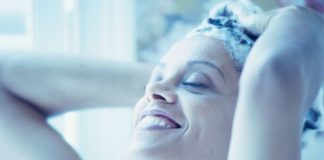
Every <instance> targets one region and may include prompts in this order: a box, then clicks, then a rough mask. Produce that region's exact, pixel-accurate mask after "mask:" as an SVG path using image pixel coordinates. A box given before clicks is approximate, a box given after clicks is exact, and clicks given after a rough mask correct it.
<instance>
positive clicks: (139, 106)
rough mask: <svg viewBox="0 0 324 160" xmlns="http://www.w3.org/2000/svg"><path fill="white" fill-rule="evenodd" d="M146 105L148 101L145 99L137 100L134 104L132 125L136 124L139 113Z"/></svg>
mask: <svg viewBox="0 0 324 160" xmlns="http://www.w3.org/2000/svg"><path fill="white" fill-rule="evenodd" d="M147 104H148V100H147V98H145V97H142V98H141V99H139V100H138V102H137V103H136V104H135V106H134V110H133V124H135V123H136V119H137V117H138V115H139V113H141V111H142V110H143V109H144V108H145V106H147Z"/></svg>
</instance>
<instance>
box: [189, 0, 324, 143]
mask: <svg viewBox="0 0 324 160" xmlns="http://www.w3.org/2000/svg"><path fill="white" fill-rule="evenodd" d="M232 4H233V2H230V1H224V2H221V3H220V4H218V5H217V6H215V7H214V8H213V9H212V10H211V13H210V14H209V17H208V18H206V19H205V20H203V22H202V23H201V24H200V25H199V26H198V27H197V28H195V29H194V30H192V31H191V32H189V33H188V34H187V36H186V37H187V38H190V37H194V36H201V35H202V36H207V37H214V38H216V39H219V40H221V41H222V42H223V44H224V46H225V48H226V50H227V51H228V53H229V55H230V57H231V59H232V60H233V62H234V65H235V68H236V70H237V71H238V72H241V71H242V69H243V67H244V63H245V60H246V58H247V56H248V54H249V52H250V50H251V48H252V47H253V45H254V43H255V41H256V40H257V37H256V36H254V35H252V34H249V33H247V32H246V31H245V30H244V28H243V26H242V25H241V24H240V23H239V21H238V17H237V15H235V14H234V13H233V12H232V11H231V9H233V8H231V7H233V6H231V5H232ZM242 5H245V7H248V8H249V9H251V10H252V11H251V12H254V13H255V12H261V9H259V8H258V7H257V6H255V5H253V4H252V3H244V4H242ZM237 9H238V8H237ZM238 13H239V12H238ZM323 90H324V87H322V89H321V90H320V92H319V94H318V96H317V100H316V101H315V102H314V104H313V105H312V106H311V108H310V109H309V111H308V113H307V115H306V116H305V118H304V126H303V133H304V134H303V143H305V141H307V136H306V135H308V134H305V133H307V132H309V131H316V130H320V128H321V123H320V122H321V121H323V120H322V114H323V113H324V111H323V110H324V106H323V92H324V91H323ZM318 99H320V100H318ZM321 99H322V100H321ZM322 127H324V126H322Z"/></svg>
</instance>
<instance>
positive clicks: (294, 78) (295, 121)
mask: <svg viewBox="0 0 324 160" xmlns="http://www.w3.org/2000/svg"><path fill="white" fill-rule="evenodd" d="M244 18H245V19H249V21H242V24H243V25H244V26H245V28H246V30H247V31H249V32H251V33H254V34H260V35H261V37H260V38H259V39H258V41H257V43H256V44H255V46H254V47H253V49H252V51H251V53H250V56H249V57H248V59H247V62H246V66H245V68H244V70H243V73H242V75H241V78H240V80H239V82H238V74H237V73H236V72H234V69H233V66H232V65H231V62H229V63H227V64H225V63H222V62H220V61H218V60H220V59H222V60H223V61H225V62H226V61H227V60H229V58H228V57H227V58H226V56H225V55H226V54H225V53H224V52H222V51H224V50H222V46H221V45H215V44H220V43H219V42H217V40H212V39H208V38H203V37H199V38H198V37H196V38H197V39H186V40H182V41H181V42H179V43H178V44H176V45H175V47H174V48H172V49H171V51H170V53H172V52H173V54H174V55H179V56H176V57H173V56H171V55H173V54H168V55H167V56H166V57H165V58H164V59H163V60H162V62H163V63H164V64H165V65H166V67H165V68H164V69H163V67H162V68H161V67H160V68H159V69H156V70H155V71H154V72H155V73H157V75H158V76H156V75H155V73H154V74H153V78H152V79H151V80H150V81H149V84H148V85H147V87H146V93H145V96H144V98H142V99H141V101H140V102H139V103H138V104H137V105H136V111H135V113H137V114H135V117H138V116H136V115H138V114H141V113H142V111H145V109H148V108H151V107H152V108H154V107H155V109H160V110H161V109H163V110H167V111H165V112H168V113H169V114H172V117H175V119H177V121H178V122H179V124H181V128H179V129H174V131H173V130H172V131H171V130H170V131H168V130H166V131H165V132H160V131H158V132H156V133H152V132H153V131H147V130H144V131H143V130H139V129H138V128H136V127H135V128H136V129H135V133H134V138H133V143H132V147H131V149H130V155H131V156H133V157H135V158H137V159H143V157H145V158H147V159H171V158H175V159H177V158H178V159H181V158H183V159H203V158H205V159H215V158H219V159H226V155H227V149H228V144H229V143H230V146H229V147H230V150H229V157H228V158H229V159H230V160H240V159H242V160H247V159H248V160H260V159H262V160H273V159H276V160H299V159H300V146H299V142H300V138H301V137H300V131H301V126H302V119H303V115H304V114H305V113H306V111H307V109H308V106H310V103H311V102H312V101H313V100H314V97H315V95H316V93H317V91H318V88H319V86H320V85H321V84H322V83H323V78H324V75H323V74H324V71H323V67H321V66H322V65H323V59H324V56H323V53H324V47H323V46H324V44H323V43H324V41H323V39H322V37H323V34H324V33H323V32H324V31H323V30H322V27H323V26H324V24H323V19H322V18H321V17H320V16H319V15H318V14H317V13H316V12H314V11H313V10H311V9H308V8H303V7H288V8H285V9H282V10H277V11H275V12H267V13H265V14H258V15H255V16H253V17H250V18H248V17H243V18H242V17H239V19H244ZM305 24H308V25H305ZM296 33H298V34H296ZM283 40H284V41H283ZM194 42H195V43H194ZM310 42H311V43H310ZM184 44H185V45H184ZM211 44H213V45H211ZM181 45H182V47H179V46H181ZM195 46H196V47H197V46H201V48H202V51H203V52H202V53H201V50H200V47H197V48H195ZM213 47H214V48H213ZM186 48H189V49H186ZM196 49H197V50H196ZM199 50H200V51H199ZM193 51H197V52H194V53H192V52H193ZM205 51H206V52H205ZM211 51H219V52H211ZM182 53H185V54H182ZM189 53H191V54H189ZM200 54H202V55H200ZM224 54H225V55H224ZM222 55H223V56H222ZM1 56H2V57H1V58H0V67H1V70H0V75H1V76H0V104H1V105H0V108H1V112H0V130H1V132H0V142H1V143H0V158H1V159H33V160H38V159H40V160H43V159H46V160H51V159H53V160H56V159H67V160H74V159H80V157H79V156H78V155H77V153H75V152H74V151H73V149H72V148H71V147H69V145H67V144H66V142H65V141H64V140H63V139H62V138H61V137H60V135H59V134H57V133H56V132H55V131H53V129H51V128H50V127H49V126H48V124H47V123H46V118H48V117H49V116H50V115H53V114H58V113H62V112H66V111H69V110H76V109H81V108H85V106H92V105H102V104H108V105H111V104H118V103H123V104H126V103H127V104H129V103H131V101H126V102H125V101H123V100H125V98H123V97H124V96H126V97H127V96H130V97H131V99H132V100H134V99H136V97H139V95H141V94H142V91H141V90H140V89H139V88H141V87H142V84H145V82H146V81H147V77H148V73H149V71H148V70H150V68H147V67H143V66H141V65H138V64H133V65H132V67H129V66H128V65H121V64H120V63H118V62H117V63H116V62H115V63H114V62H111V63H110V62H109V61H102V60H100V59H93V60H89V59H85V60H82V59H79V58H68V57H61V56H58V57H57V58H53V57H47V56H34V57H29V56H28V57H26V56H22V55H17V56H11V55H10V56H3V55H1ZM199 56H202V57H204V58H205V59H208V60H212V61H213V62H214V63H216V62H219V63H217V64H215V65H216V66H218V67H219V68H220V69H223V70H224V77H225V80H224V86H226V87H219V88H218V89H215V90H213V89H211V90H209V89H206V90H204V91H203V92H202V91H200V90H199V92H202V93H201V94H197V93H195V92H192V91H196V90H195V87H193V86H190V85H189V86H188V83H180V82H183V81H181V80H182V79H181V78H183V75H186V74H185V73H186V71H189V70H190V69H189V68H186V67H185V64H186V62H188V60H190V59H191V58H197V57H199ZM226 59H227V60H226ZM58 62H59V63H58ZM98 62H99V64H100V65H98ZM80 66H81V67H80ZM82 66H86V67H85V68H87V69H84V68H83V67H82ZM122 66H126V67H122ZM176 66H177V67H176ZM195 67H206V66H201V65H199V66H195ZM129 69H131V70H129ZM198 69H199V68H198ZM209 70H212V69H211V68H206V69H205V68H204V69H203V72H208V71H209ZM212 72H215V73H213V74H212V75H214V76H215V77H212V78H216V79H217V77H218V79H219V81H218V80H216V81H215V83H221V82H222V79H221V78H220V76H216V75H217V72H216V71H214V70H212ZM103 73H104V74H103ZM134 73H136V74H135V75H136V76H134V79H133V80H134V82H133V83H129V81H128V79H127V78H125V76H123V75H127V77H128V76H129V74H134ZM138 74H141V75H138ZM187 74H188V73H187ZM206 74H207V73H206ZM89 75H91V76H89ZM159 75H162V76H159ZM181 75H182V76H181ZM53 77H55V80H56V81H52V79H53ZM114 78H117V79H118V80H116V79H114ZM186 78H188V77H186V76H185V80H190V79H191V78H190V76H189V78H188V79H186ZM191 80H192V79H191ZM57 81H60V82H64V83H55V82H57ZM71 82H72V83H71ZM98 82H102V83H98ZM112 82H114V83H112ZM213 82H214V81H213ZM238 83H239V84H240V87H237V84H238ZM26 84H28V85H26ZM61 84H64V85H61ZM131 84H137V85H136V86H137V87H134V85H131ZM166 84H168V85H166ZM125 85H129V86H128V87H134V88H133V89H134V91H133V90H130V91H129V92H123V93H124V94H123V93H122V92H120V91H121V90H120V89H117V90H115V89H116V88H114V87H115V86H120V87H119V88H123V87H125ZM216 86H222V84H221V85H216ZM104 87H107V88H106V89H103V88H104ZM67 88H68V90H67ZM111 88H114V89H113V90H110V89H111ZM117 88H118V87H117ZM215 88H217V87H215ZM238 88H239V89H238ZM88 90H92V91H94V92H90V94H89V92H88ZM237 90H239V94H238V95H237ZM216 91H219V92H216ZM115 92H117V93H118V94H117V95H118V96H116V93H115ZM197 92H198V91H197ZM62 93H64V96H63V97H62V96H61V94H62ZM219 93H223V94H219ZM125 94H127V95H125ZM119 95H124V96H119ZM194 95H195V96H194ZM237 96H238V105H237V106H236V111H235V114H234V121H233V126H232V127H233V130H232V137H231V142H229V137H230V133H231V129H230V128H231V125H229V124H230V123H231V122H232V116H233V110H234V108H235V103H234V102H236V98H237ZM170 97H171V98H170ZM283 97H284V98H283ZM115 98H116V99H115ZM126 100H127V99H126ZM203 100H204V101H203ZM111 101H113V103H111ZM189 102H191V103H189ZM82 104H83V105H82ZM152 104H153V105H152ZM154 104H156V105H154ZM76 105H77V106H79V105H80V106H81V107H75V106H76ZM202 105H203V106H202ZM168 106H171V107H170V108H171V109H170V108H168V109H166V108H167V107H168ZM190 106H192V107H191V108H190ZM194 106H196V107H194ZM197 106H198V107H197ZM223 106H228V107H223ZM201 108H204V109H201ZM170 110H171V111H170ZM206 110H207V111H206ZM216 111H217V112H216ZM215 115H218V116H215ZM198 116H199V119H197V118H195V117H198ZM220 117H223V118H220ZM200 118H201V119H200ZM135 122H136V120H135ZM212 122H213V123H212ZM136 124H138V123H136ZM207 130H209V131H210V132H211V133H209V132H206V131H207ZM141 133H142V134H141ZM173 133H174V134H173ZM155 134H157V135H159V134H161V135H162V134H166V136H161V137H159V138H157V137H156V135H155ZM141 136H143V137H146V136H147V137H148V138H147V139H146V138H145V139H143V138H141ZM190 137H191V138H190ZM206 137H208V139H207V138H206ZM160 138H161V139H164V141H159V140H160ZM205 138H206V139H205ZM150 142H155V143H150ZM246 146H248V147H246ZM157 148H160V150H159V149H157ZM17 153H20V154H17ZM48 155H51V156H48ZM153 156H155V157H156V158H155V157H154V158H153Z"/></svg>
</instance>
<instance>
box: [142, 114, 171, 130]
mask: <svg viewBox="0 0 324 160" xmlns="http://www.w3.org/2000/svg"><path fill="white" fill-rule="evenodd" d="M137 127H138V128H139V129H150V128H154V127H159V128H165V129H169V128H173V127H172V124H169V122H167V121H166V120H164V119H163V118H160V117H156V116H146V117H144V118H143V119H142V120H141V121H140V122H139V124H138V126H137Z"/></svg>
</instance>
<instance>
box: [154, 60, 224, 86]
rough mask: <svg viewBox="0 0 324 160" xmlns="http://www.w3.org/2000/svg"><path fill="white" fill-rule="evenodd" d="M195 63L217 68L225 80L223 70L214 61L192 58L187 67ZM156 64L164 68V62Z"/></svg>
mask: <svg viewBox="0 0 324 160" xmlns="http://www.w3.org/2000/svg"><path fill="white" fill-rule="evenodd" d="M197 64H202V65H206V66H209V67H211V68H213V69H215V70H217V72H218V73H219V74H220V75H221V77H222V78H223V80H224V81H225V76H224V73H223V71H222V70H221V69H220V68H219V67H218V66H216V65H215V64H214V63H212V62H209V61H206V60H194V61H190V62H188V66H189V67H192V66H194V65H197ZM156 66H157V67H158V68H165V64H164V63H158V64H157V65H156Z"/></svg>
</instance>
